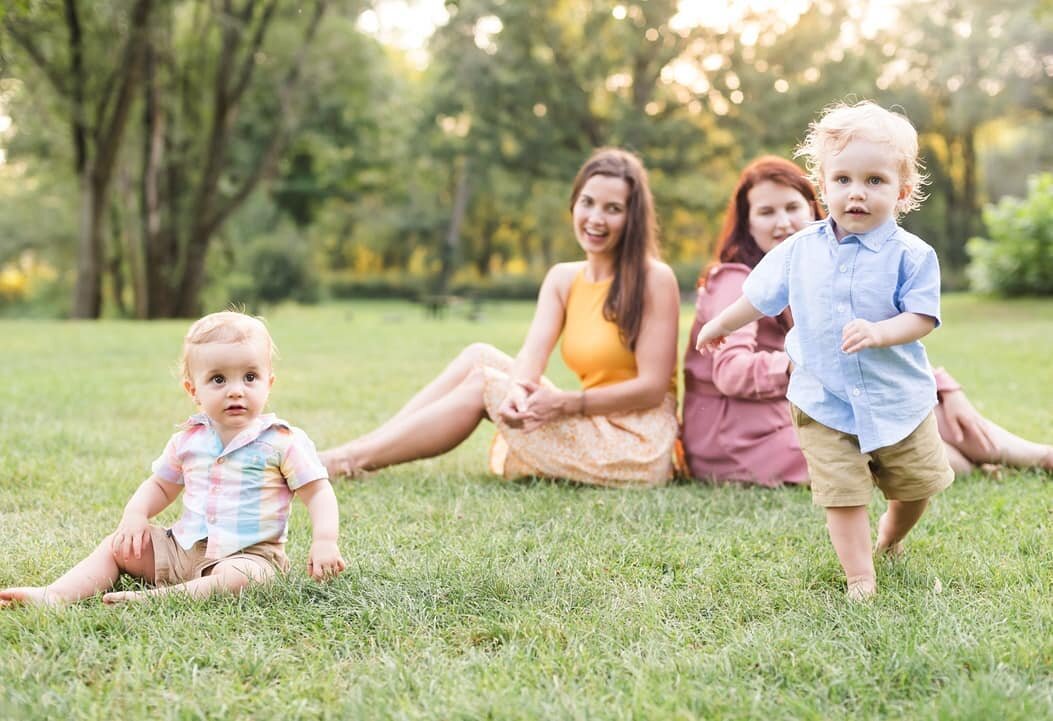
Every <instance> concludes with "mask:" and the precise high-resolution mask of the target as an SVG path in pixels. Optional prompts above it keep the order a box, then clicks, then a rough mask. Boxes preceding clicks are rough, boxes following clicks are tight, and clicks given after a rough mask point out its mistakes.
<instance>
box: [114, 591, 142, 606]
mask: <svg viewBox="0 0 1053 721" xmlns="http://www.w3.org/2000/svg"><path fill="white" fill-rule="evenodd" d="M148 598H150V594H149V593H147V592H146V591H111V592H110V593H106V594H103V596H102V602H103V603H105V604H106V605H108V606H114V605H116V604H118V603H135V602H136V601H145V600H147V599H148Z"/></svg>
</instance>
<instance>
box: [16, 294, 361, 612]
mask: <svg viewBox="0 0 1053 721" xmlns="http://www.w3.org/2000/svg"><path fill="white" fill-rule="evenodd" d="M273 355H274V342H273V341H272V339H271V336H270V333H269V332H268V331H267V327H266V326H265V325H264V324H263V322H262V321H261V320H260V319H258V318H254V317H252V316H249V315H245V314H244V313H238V312H233V311H225V312H222V313H212V314H211V315H207V316H205V317H204V318H201V319H200V320H198V321H196V322H195V323H194V324H193V325H191V326H190V330H189V331H188V332H187V334H186V337H185V338H184V340H183V360H182V372H183V387H184V388H185V389H186V391H187V393H189V394H190V396H191V397H192V398H193V399H194V402H195V403H196V404H197V406H198V408H199V410H200V412H199V413H198V414H196V415H194V416H191V417H190V418H189V419H188V420H187V421H186V422H185V423H184V424H183V425H182V426H181V428H180V429H179V431H178V432H177V433H176V434H175V435H173V436H172V438H171V439H170V440H169V441H168V444H167V445H166V446H165V450H164V452H163V453H162V454H161V456H160V458H158V459H157V460H156V461H154V463H153V473H152V474H151V476H150V477H149V478H148V479H146V480H145V481H144V482H143V483H142V484H141V485H140V486H139V489H138V490H137V491H136V492H135V494H134V495H133V496H132V498H131V500H130V501H128V504H127V505H126V506H125V509H124V515H123V516H122V518H121V521H120V523H119V524H118V525H117V530H116V531H114V532H113V533H112V534H111V535H109V536H107V537H106V538H105V539H104V540H103V541H102V543H100V544H99V545H98V547H96V549H95V550H94V551H93V552H92V553H91V554H90V555H89V556H88V557H87V558H85V559H84V560H83V561H81V562H80V563H78V564H77V565H76V566H74V567H73V568H72V569H70V570H69V571H67V572H66V573H65V574H64V575H63V576H62V577H61V578H59V579H58V580H56V581H54V582H53V583H51V584H49V585H47V586H35V587H20V588H7V589H3V590H0V605H11V604H17V603H28V604H38V605H62V604H68V603H73V602H75V601H79V600H81V599H84V598H87V597H89V596H93V595H95V594H96V593H99V592H107V591H109V592H108V593H105V595H103V597H102V600H103V601H104V602H105V603H111V604H112V603H122V602H126V601H137V600H143V599H145V598H148V597H150V596H154V595H160V594H165V593H172V592H180V593H186V594H187V595H189V596H191V597H193V598H205V597H207V596H210V595H212V594H214V593H238V592H240V591H241V590H242V589H243V588H245V587H247V586H249V585H250V584H257V583H266V582H268V581H270V580H272V579H273V578H274V577H275V576H276V574H278V573H284V572H286V571H287V570H288V568H289V560H288V558H287V557H286V555H285V551H284V545H285V536H286V526H287V522H288V517H289V507H290V503H291V501H292V497H293V495H297V496H299V497H300V498H301V500H303V502H304V504H305V505H306V506H307V510H308V513H309V514H310V517H311V525H312V542H311V551H310V553H309V555H308V558H307V570H308V573H309V574H310V575H311V577H312V578H314V579H315V580H319V581H320V580H323V579H326V578H329V577H331V576H334V575H336V574H338V573H340V572H341V571H343V570H344V559H343V558H342V557H341V555H340V549H339V548H338V547H337V532H338V525H339V523H338V521H339V519H338V513H337V503H336V495H335V494H334V493H333V488H332V486H331V485H330V483H329V476H328V473H327V472H326V470H325V466H323V465H322V463H321V462H320V461H319V459H318V455H317V453H316V452H315V447H314V444H313V443H312V442H311V440H310V439H309V438H308V437H307V435H306V434H305V433H304V432H303V431H301V430H300V429H298V428H295V427H293V426H291V425H289V424H288V423H286V422H285V421H283V420H281V419H279V418H277V417H276V416H275V415H274V414H272V413H267V414H264V413H263V409H264V407H265V406H266V404H267V397H268V396H269V395H270V389H271V385H272V384H273V383H274V375H273V373H272V358H273ZM180 493H182V494H183V513H182V515H181V516H180V518H179V520H178V521H177V522H176V523H175V524H174V525H173V526H172V527H171V528H163V527H161V526H158V525H154V524H151V523H150V522H149V519H151V518H153V517H154V516H156V515H157V514H158V513H160V512H161V511H162V510H164V509H165V508H167V507H168V506H169V505H171V504H172V503H173V502H174V501H175V500H176V498H177V497H178V496H179V495H180ZM122 573H125V574H128V575H130V576H134V577H136V578H140V579H142V580H143V581H146V583H147V584H149V585H150V586H152V588H149V589H144V590H137V591H110V589H112V588H113V585H114V583H115V582H116V581H117V579H118V578H119V577H120V575H121V574H122Z"/></svg>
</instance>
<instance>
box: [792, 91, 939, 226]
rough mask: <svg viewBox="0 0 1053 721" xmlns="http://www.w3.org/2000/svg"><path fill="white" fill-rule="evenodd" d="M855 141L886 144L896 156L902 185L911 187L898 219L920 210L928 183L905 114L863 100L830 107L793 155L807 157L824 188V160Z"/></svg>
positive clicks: (816, 181)
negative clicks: (862, 140) (925, 186)
mask: <svg viewBox="0 0 1053 721" xmlns="http://www.w3.org/2000/svg"><path fill="white" fill-rule="evenodd" d="M855 138H862V139H864V140H869V141H871V142H875V143H883V144H885V145H888V146H889V147H890V148H891V149H892V151H893V152H894V153H895V154H896V161H897V163H896V164H897V169H898V170H899V178H900V182H901V183H902V185H903V186H905V187H909V188H910V192H909V193H907V194H905V195H904V196H903V197H902V198H900V199H899V200H897V201H896V209H895V212H896V216H897V217H899V216H901V215H904V214H905V213H909V212H910V211H912V210H917V209H918V208H919V207H921V202H922V201H923V200H925V198H926V197H927V196H926V195H925V193H924V192H923V191H922V187H923V186H924V185H926V184H927V183H928V182H929V180H928V177H927V176H926V175H925V174H924V172H923V171H924V165H923V164H922V162H921V160H920V158H919V157H918V131H916V130H915V129H914V126H913V125H911V124H910V121H909V120H907V117H906V116H905V115H902V114H901V113H896V112H893V111H891V110H886V109H885V108H883V107H881V106H880V105H878V104H877V103H874V102H871V101H869V100H862V101H860V102H858V103H855V104H854V105H849V104H847V103H836V104H834V105H830V106H828V107H827V108H825V109H824V110H823V112H822V114H821V115H820V116H819V119H818V120H814V121H812V122H811V123H810V124H809V125H808V135H807V136H806V137H805V139H804V142H802V143H801V144H800V145H799V146H798V147H797V150H796V151H795V152H794V154H793V156H794V157H795V158H802V157H803V158H804V160H805V165H806V167H807V168H808V177H809V179H810V180H811V181H812V183H813V184H815V186H816V187H819V188H821V187H822V182H821V180H822V174H823V168H822V166H823V158H825V157H827V155H828V154H829V153H831V152H834V153H837V152H840V151H841V150H842V149H843V148H844V147H845V146H846V145H847V144H848V142H849V141H850V140H853V139H855Z"/></svg>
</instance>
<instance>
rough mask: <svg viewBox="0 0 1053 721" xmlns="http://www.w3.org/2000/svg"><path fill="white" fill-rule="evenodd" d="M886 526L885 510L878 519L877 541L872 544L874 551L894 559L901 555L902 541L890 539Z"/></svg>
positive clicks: (886, 514)
mask: <svg viewBox="0 0 1053 721" xmlns="http://www.w3.org/2000/svg"><path fill="white" fill-rule="evenodd" d="M887 526H888V512H887V511H886V512H885V513H882V514H881V518H879V519H878V524H877V529H878V532H877V543H876V544H875V545H874V553H876V554H878V555H881V556H884V557H885V558H890V559H893V560H895V559H897V558H900V557H901V556H902V555H903V541H902V540H897V541H893V540H892V539H890V538H889V535H888V531H887V530H886V529H887Z"/></svg>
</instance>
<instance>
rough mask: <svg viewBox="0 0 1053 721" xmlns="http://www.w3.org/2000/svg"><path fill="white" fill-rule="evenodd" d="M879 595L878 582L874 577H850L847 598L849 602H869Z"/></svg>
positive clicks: (846, 592)
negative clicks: (875, 595)
mask: <svg viewBox="0 0 1053 721" xmlns="http://www.w3.org/2000/svg"><path fill="white" fill-rule="evenodd" d="M876 593H877V581H875V580H874V578H873V577H872V576H850V577H849V579H848V590H847V591H845V596H846V597H847V598H848V600H849V601H853V602H859V601H867V600H869V599H871V598H873V597H874V594H876Z"/></svg>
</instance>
